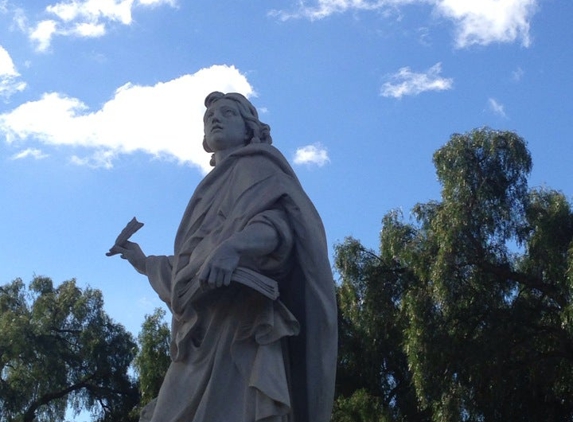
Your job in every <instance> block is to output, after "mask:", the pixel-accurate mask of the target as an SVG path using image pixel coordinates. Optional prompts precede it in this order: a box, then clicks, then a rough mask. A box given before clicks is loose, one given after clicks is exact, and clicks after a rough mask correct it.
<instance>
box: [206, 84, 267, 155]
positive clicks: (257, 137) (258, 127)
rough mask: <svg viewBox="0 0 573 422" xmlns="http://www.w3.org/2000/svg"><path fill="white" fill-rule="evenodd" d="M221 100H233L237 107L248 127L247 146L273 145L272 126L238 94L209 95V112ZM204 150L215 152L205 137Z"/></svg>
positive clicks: (220, 93)
mask: <svg viewBox="0 0 573 422" xmlns="http://www.w3.org/2000/svg"><path fill="white" fill-rule="evenodd" d="M221 99H226V100H231V101H233V102H234V103H235V105H236V106H237V109H238V110H239V113H240V114H241V117H242V118H243V120H244V122H245V125H246V126H247V131H248V136H247V141H246V142H245V145H248V144H258V143H263V144H271V143H272V141H273V140H272V138H271V128H270V126H269V125H267V124H265V123H263V122H261V121H260V120H259V115H258V113H257V109H256V108H255V107H254V106H253V105H252V104H251V102H250V101H249V100H247V99H246V98H245V97H244V96H243V95H241V94H238V93H236V92H230V93H228V94H223V93H222V92H218V91H215V92H212V93H210V94H209V95H207V97H206V98H205V107H207V110H209V107H211V106H212V105H213V104H215V103H216V102H217V101H219V100H221ZM206 114H207V112H205V115H206ZM203 148H204V149H205V151H207V152H213V150H212V149H211V148H210V147H209V146H208V145H207V142H206V140H205V137H203ZM211 165H214V162H213V160H211Z"/></svg>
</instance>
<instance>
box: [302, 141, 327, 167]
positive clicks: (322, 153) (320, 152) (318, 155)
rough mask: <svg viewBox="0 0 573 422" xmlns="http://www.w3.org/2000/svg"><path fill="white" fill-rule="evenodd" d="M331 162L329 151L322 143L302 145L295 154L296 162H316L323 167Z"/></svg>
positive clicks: (315, 163)
mask: <svg viewBox="0 0 573 422" xmlns="http://www.w3.org/2000/svg"><path fill="white" fill-rule="evenodd" d="M329 162H330V158H328V151H327V150H326V148H325V147H324V146H322V145H321V144H320V143H315V144H312V145H306V146H304V147H300V148H298V149H297V150H296V152H295V156H294V163H295V164H314V165H317V166H319V167H322V166H324V165H325V164H327V163H329Z"/></svg>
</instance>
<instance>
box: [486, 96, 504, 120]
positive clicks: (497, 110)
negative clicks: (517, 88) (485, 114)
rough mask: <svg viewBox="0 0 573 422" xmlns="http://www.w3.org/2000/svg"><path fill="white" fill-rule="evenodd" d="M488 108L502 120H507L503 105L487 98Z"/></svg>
mask: <svg viewBox="0 0 573 422" xmlns="http://www.w3.org/2000/svg"><path fill="white" fill-rule="evenodd" d="M487 103H488V106H489V109H490V111H491V112H492V113H493V114H495V115H497V116H500V117H503V118H504V119H506V118H507V114H506V113H505V107H504V105H503V104H501V103H500V102H498V101H497V100H496V99H495V98H489V99H488V100H487Z"/></svg>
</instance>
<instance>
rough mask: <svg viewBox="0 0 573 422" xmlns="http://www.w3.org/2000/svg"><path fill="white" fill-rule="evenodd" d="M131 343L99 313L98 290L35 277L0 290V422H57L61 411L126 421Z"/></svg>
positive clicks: (131, 393) (131, 396)
mask: <svg viewBox="0 0 573 422" xmlns="http://www.w3.org/2000/svg"><path fill="white" fill-rule="evenodd" d="M135 351H136V344H135V343H134V341H133V339H132V337H131V335H130V334H129V333H128V332H126V331H125V329H124V328H123V326H121V325H120V324H117V323H115V322H114V321H113V320H111V319H110V318H109V317H108V316H107V314H106V313H105V312H104V310H103V298H102V294H101V292H100V291H99V290H94V289H91V288H85V289H83V290H82V289H80V288H78V287H77V286H76V283H75V280H70V281H65V282H64V283H62V284H61V285H60V286H58V287H54V286H53V283H52V280H50V279H49V278H46V277H35V278H34V280H33V281H32V282H31V283H30V285H29V288H28V290H26V288H25V285H24V283H23V282H22V280H21V279H17V280H14V281H13V282H12V283H9V284H6V285H4V286H2V287H0V374H1V377H0V408H1V409H2V411H1V412H0V421H2V422H3V421H22V422H28V421H33V420H37V421H62V420H64V415H65V412H66V409H68V408H72V409H73V410H74V411H76V412H79V411H81V410H88V411H90V412H91V413H92V414H93V415H94V418H95V420H99V421H126V420H129V418H128V416H127V415H128V413H129V411H130V410H131V408H132V407H133V406H134V405H135V404H136V403H137V389H136V386H135V384H134V383H133V381H132V380H131V379H130V377H129V376H128V368H129V365H130V363H131V361H132V359H133V357H134V355H135Z"/></svg>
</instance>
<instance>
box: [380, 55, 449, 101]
mask: <svg viewBox="0 0 573 422" xmlns="http://www.w3.org/2000/svg"><path fill="white" fill-rule="evenodd" d="M441 72H442V64H441V63H436V64H435V65H434V66H432V67H431V68H429V69H428V70H427V71H426V72H425V73H415V72H412V71H411V70H410V68H409V67H403V68H401V69H399V70H398V72H396V73H395V74H393V75H391V76H390V80H389V81H388V82H385V83H384V84H383V85H382V89H381V91H380V95H382V96H383V97H393V98H402V96H404V95H418V94H420V93H422V92H425V91H445V90H449V89H452V86H453V84H454V82H453V79H451V78H442V77H441V76H440V73H441Z"/></svg>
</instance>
